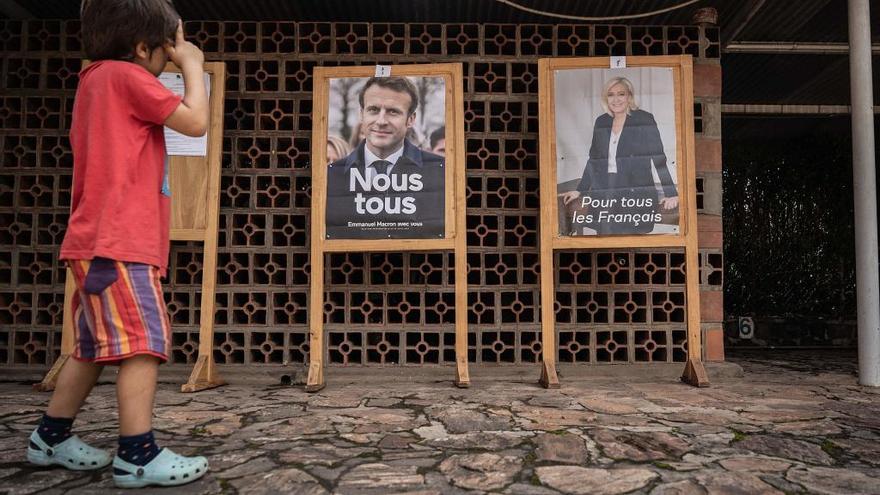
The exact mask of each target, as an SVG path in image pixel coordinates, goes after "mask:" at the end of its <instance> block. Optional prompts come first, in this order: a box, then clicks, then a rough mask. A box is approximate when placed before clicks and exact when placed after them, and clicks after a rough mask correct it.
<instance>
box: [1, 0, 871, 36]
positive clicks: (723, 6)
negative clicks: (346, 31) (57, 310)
mask: <svg viewBox="0 0 880 495" xmlns="http://www.w3.org/2000/svg"><path fill="white" fill-rule="evenodd" d="M17 1H18V3H19V4H20V5H22V6H23V7H25V8H27V9H28V10H30V11H31V12H32V13H33V14H34V15H35V16H36V17H39V18H63V19H70V18H75V17H77V16H78V15H79V3H80V2H79V1H77V0H40V1H27V0H17ZM516 1H517V2H518V3H519V4H520V5H523V6H525V7H529V8H533V9H537V10H543V11H550V12H555V13H559V14H569V15H578V16H614V15H623V14H634V13H641V12H650V11H655V10H659V9H662V8H666V7H670V6H674V5H678V4H680V3H681V2H682V0H639V1H635V0H516ZM758 3H761V8H760V9H758V10H757V11H756V13H755V15H754V17H753V18H752V19H751V21H750V22H749V24H748V26H747V27H746V28H745V29H743V30H742V31H741V32H740V35H739V36H738V37H737V38H738V39H739V40H760V41H766V40H773V41H804V40H812V41H845V40H846V4H847V2H846V0H799V1H797V2H792V1H790V0H764V1H763V2H762V1H761V0H748V1H733V0H702V1H700V2H697V3H696V4H693V5H689V6H687V7H685V8H682V9H678V10H674V11H672V12H667V13H664V14H659V15H655V16H652V17H647V18H643V19H638V20H632V21H625V22H624V21H613V22H615V23H618V22H619V23H626V24H690V23H691V16H692V15H693V13H694V12H695V11H696V10H697V9H698V8H701V7H714V8H715V9H716V10H717V11H718V16H719V21H720V24H721V28H722V30H721V32H722V39H725V40H726V36H727V35H729V34H731V33H732V32H733V31H734V30H735V29H736V28H737V27H738V26H739V25H740V24H741V23H742V21H743V19H744V18H745V17H746V16H747V14H748V12H749V11H750V10H751V8H752V6H753V5H756V4H758ZM175 4H176V5H177V8H178V10H179V11H180V13H181V15H182V16H183V17H184V18H186V19H190V20H288V21H352V22H357V21H360V22H496V23H514V24H516V23H547V24H552V23H555V22H560V21H558V20H557V19H554V18H552V17H547V16H541V15H535V14H530V13H527V12H523V11H521V10H517V9H515V8H513V7H511V6H509V5H505V4H503V3H500V2H497V1H495V0H384V1H375V0H372V1H368V0H247V1H242V0H176V1H175ZM871 15H872V19H873V21H874V22H873V25H875V26H877V25H880V9H874V11H873V12H872V14H871ZM566 22H569V21H566ZM874 35H875V39H880V33H874Z"/></svg>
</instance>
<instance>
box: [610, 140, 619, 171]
mask: <svg viewBox="0 0 880 495" xmlns="http://www.w3.org/2000/svg"><path fill="white" fill-rule="evenodd" d="M618 142H620V134H615V133H614V132H612V133H611V139H610V141H609V142H608V173H609V174H616V173H617V143H618Z"/></svg>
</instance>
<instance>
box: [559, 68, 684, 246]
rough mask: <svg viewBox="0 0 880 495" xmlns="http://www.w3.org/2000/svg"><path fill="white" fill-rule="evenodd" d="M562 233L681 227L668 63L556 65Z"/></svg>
mask: <svg viewBox="0 0 880 495" xmlns="http://www.w3.org/2000/svg"><path fill="white" fill-rule="evenodd" d="M553 94H554V102H553V104H554V105H553V106H554V114H555V122H554V124H555V144H556V148H555V149H556V158H555V159H556V188H557V191H556V192H557V207H558V209H557V213H558V215H557V217H558V222H559V235H561V236H572V237H579V236H605V235H642V234H678V233H679V232H680V222H679V183H680V180H679V167H678V166H677V156H678V152H679V150H678V149H677V140H676V98H675V87H674V77H673V69H672V68H669V67H628V68H615V69H610V68H608V66H606V67H604V68H599V67H596V68H576V69H565V70H556V71H554V93H553Z"/></svg>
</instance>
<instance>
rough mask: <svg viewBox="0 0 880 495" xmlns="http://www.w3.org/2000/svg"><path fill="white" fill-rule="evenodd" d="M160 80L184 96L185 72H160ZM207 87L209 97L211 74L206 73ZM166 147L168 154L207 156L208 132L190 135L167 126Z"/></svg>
mask: <svg viewBox="0 0 880 495" xmlns="http://www.w3.org/2000/svg"><path fill="white" fill-rule="evenodd" d="M159 82H161V83H162V84H163V85H164V86H165V87H166V88H168V89H170V90H171V92H172V93H174V94H176V95H180V96H183V93H184V89H185V88H184V84H183V74H181V73H179V72H163V73H161V74H159ZM205 89H206V90H207V92H208V97H209V98H210V96H211V75H210V74H208V73H205ZM165 149H166V152H167V153H168V155H175V156H205V155H207V154H208V134H207V133H205V135H204V136H202V137H196V138H194V137H189V136H184V135H183V134H181V133H179V132H177V131H173V130H171V129H169V128H168V127H166V128H165Z"/></svg>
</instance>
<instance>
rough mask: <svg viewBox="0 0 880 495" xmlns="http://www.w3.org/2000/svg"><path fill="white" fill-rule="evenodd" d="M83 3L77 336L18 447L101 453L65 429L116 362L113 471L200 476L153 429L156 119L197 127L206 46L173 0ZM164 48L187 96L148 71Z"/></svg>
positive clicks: (78, 461)
mask: <svg viewBox="0 0 880 495" xmlns="http://www.w3.org/2000/svg"><path fill="white" fill-rule="evenodd" d="M81 14H82V42H83V48H84V51H85V54H86V56H87V57H88V58H89V59H90V60H91V64H90V65H89V66H88V67H86V68H85V69H83V71H82V72H81V73H80V82H79V88H78V89H77V92H76V100H75V103H74V108H73V125H72V127H71V130H70V141H71V145H72V148H73V156H74V165H73V202H72V207H71V215H70V220H69V224H68V227H67V233H66V234H65V237H64V242H63V243H62V244H61V256H60V258H61V259H63V260H66V261H67V263H68V266H69V267H70V268H71V269H72V272H73V275H74V279H75V281H76V294H75V295H74V298H73V304H72V308H68V310H69V311H71V313H72V315H73V318H74V336H75V340H76V344H75V349H74V351H73V356H72V357H73V359H71V360H69V361H68V362H67V363H66V364H65V365H64V368H63V369H62V370H61V372H60V374H59V376H58V382H57V385H56V387H55V392H54V394H53V395H52V399H51V401H50V402H49V408H48V410H47V411H46V414H45V415H44V416H43V418H42V419H41V421H40V424H39V426H38V427H37V428H36V429H35V430H34V432H33V433H32V434H31V437H30V443H29V445H28V450H27V456H28V460H29V461H30V462H31V463H33V464H37V465H41V466H48V465H52V464H58V465H61V466H64V467H66V468H68V469H75V470H90V469H100V468H102V467H105V466H107V465H108V464H110V462H111V459H110V455H109V454H108V453H107V452H104V451H103V450H99V449H95V448H93V447H90V446H89V445H87V444H85V443H84V442H83V441H82V440H80V439H79V438H78V437H76V436H72V435H71V432H70V429H71V425H72V424H73V419H74V417H75V416H76V414H77V412H78V411H79V409H80V407H81V406H82V404H83V402H84V401H85V399H86V397H87V396H88V395H89V392H90V391H91V389H92V387H93V386H94V384H95V382H96V381H97V379H98V376H99V375H100V374H101V370H102V369H103V366H104V365H105V364H112V365H118V366H119V375H118V378H117V381H116V396H117V402H118V407H119V448H118V450H117V452H116V456H115V458H113V460H112V463H113V480H114V481H115V483H116V485H117V486H120V487H142V486H147V485H165V486H167V485H179V484H183V483H188V482H190V481H193V480H195V479H198V478H200V477H201V476H203V475H204V474H205V471H206V470H207V469H208V461H207V459H205V458H204V457H183V456H180V455H177V454H175V453H173V452H172V451H171V450H169V449H167V448H165V449H162V448H160V447H159V446H158V445H156V441H155V439H154V437H153V431H152V415H153V398H154V395H155V392H156V377H157V372H158V366H159V364H160V362H164V361H166V360H167V359H168V353H169V346H170V322H169V320H168V316H167V314H166V312H165V305H164V301H163V299H162V288H161V285H160V282H159V277H160V276H162V275H164V273H165V270H166V268H167V263H168V250H169V239H168V238H169V233H170V227H169V225H170V191H169V190H168V182H167V174H168V170H167V160H166V157H165V138H164V135H163V129H162V126H163V125H166V126H168V127H170V128H172V129H174V130H176V131H178V132H181V133H183V134H186V135H189V136H200V135H203V134H204V133H205V130H206V128H207V122H208V97H207V94H206V90H205V86H204V79H203V68H202V65H203V63H204V55H203V54H202V52H201V51H200V50H199V49H198V48H197V47H195V46H194V45H192V44H191V43H188V42H187V41H185V40H184V39H183V27H182V23H181V21H180V17H179V15H178V14H177V11H176V10H175V9H174V6H173V5H172V4H171V1H170V0H83V3H82V12H81ZM169 59H170V60H171V61H172V62H174V64H175V65H177V67H179V68H180V70H181V72H182V73H183V77H184V86H185V95H184V97H183V98H182V99H181V98H180V97H179V96H176V95H174V94H173V93H172V92H171V91H169V90H168V89H166V88H165V87H164V86H163V85H162V84H161V83H160V82H159V80H158V79H157V76H158V75H159V74H160V73H161V72H162V70H163V69H164V67H165V64H166V63H167V62H168V60H169Z"/></svg>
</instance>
